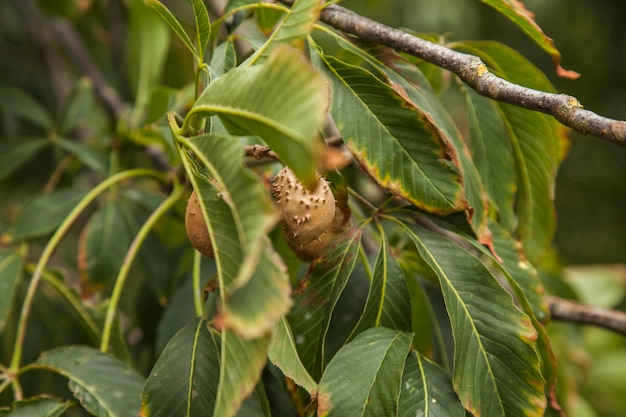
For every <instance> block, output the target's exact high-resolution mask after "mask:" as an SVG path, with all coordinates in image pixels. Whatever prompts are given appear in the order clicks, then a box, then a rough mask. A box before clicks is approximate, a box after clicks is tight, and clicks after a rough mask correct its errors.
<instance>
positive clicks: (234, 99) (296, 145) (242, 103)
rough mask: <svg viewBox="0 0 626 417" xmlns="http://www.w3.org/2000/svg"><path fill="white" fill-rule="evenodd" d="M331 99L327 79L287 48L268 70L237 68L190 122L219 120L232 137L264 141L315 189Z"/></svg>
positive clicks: (215, 85)
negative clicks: (320, 136) (318, 147)
mask: <svg viewBox="0 0 626 417" xmlns="http://www.w3.org/2000/svg"><path fill="white" fill-rule="evenodd" d="M328 94H329V92H328V87H327V84H326V81H325V79H324V77H323V76H322V75H321V74H320V73H318V72H317V71H316V70H315V69H314V68H313V67H311V66H310V64H309V63H308V62H306V60H305V59H304V57H303V56H302V54H301V53H300V52H298V51H296V50H294V49H292V48H289V47H288V46H285V45H282V46H281V47H277V48H275V50H274V52H273V53H272V54H271V55H270V57H269V59H268V60H267V61H265V62H264V63H263V64H262V65H255V66H252V67H245V68H235V69H233V70H231V71H229V72H228V73H226V74H225V75H224V76H222V77H220V78H218V79H217V80H215V81H214V82H212V83H210V84H209V86H208V87H207V88H206V89H205V91H204V93H202V95H201V96H200V98H199V99H198V101H197V102H196V103H195V104H194V106H193V108H192V110H191V111H190V112H189V114H188V116H187V119H186V120H189V119H191V118H192V117H193V116H202V117H207V116H210V115H213V114H216V115H218V116H219V117H220V119H221V120H222V122H223V123H224V125H225V126H226V128H227V129H228V131H229V132H230V133H232V134H241V135H249V134H251V135H258V136H260V137H261V138H262V139H263V140H264V141H265V142H266V143H267V144H268V145H269V146H270V147H271V148H272V150H273V151H274V152H276V154H277V155H278V156H279V157H280V158H281V160H282V161H283V162H284V163H285V164H287V165H289V166H290V167H291V168H292V170H293V171H294V173H295V174H296V175H297V176H298V178H299V179H300V180H301V181H302V182H303V183H304V184H305V185H306V186H308V187H313V186H314V185H315V184H317V178H316V174H315V164H316V154H315V148H316V145H317V141H316V139H317V135H318V129H320V128H321V127H322V125H323V123H324V120H325V114H326V109H327V104H328V101H329V97H328ZM251 98H254V99H253V100H251Z"/></svg>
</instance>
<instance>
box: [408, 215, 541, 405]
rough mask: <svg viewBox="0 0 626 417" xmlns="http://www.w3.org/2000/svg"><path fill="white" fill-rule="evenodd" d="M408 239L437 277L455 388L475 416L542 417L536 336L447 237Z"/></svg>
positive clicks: (423, 232)
mask: <svg viewBox="0 0 626 417" xmlns="http://www.w3.org/2000/svg"><path fill="white" fill-rule="evenodd" d="M408 230H409V235H410V237H411V239H413V241H414V242H415V245H416V246H417V249H418V251H419V252H420V254H421V256H422V257H423V259H424V261H426V263H428V264H429V265H430V267H431V268H432V269H433V271H434V272H435V273H436V274H437V276H438V277H439V282H440V285H441V290H442V293H443V297H444V300H445V304H446V309H447V310H448V314H449V316H450V322H451V325H452V332H453V335H454V342H455V350H454V375H453V381H454V388H455V391H456V392H457V394H458V396H459V398H460V399H461V401H462V402H463V404H464V406H465V407H466V408H467V409H468V410H469V411H471V412H472V413H473V414H475V415H484V416H494V417H495V416H505V415H543V412H544V411H545V408H546V397H545V395H544V385H545V381H544V380H543V377H542V376H541V370H540V366H541V363H540V360H539V357H538V355H537V352H536V340H537V331H536V330H535V328H534V327H533V325H532V322H531V319H530V318H529V317H528V316H527V315H526V314H524V313H522V312H521V311H520V310H518V309H517V307H516V306H515V304H514V303H513V300H512V298H511V296H510V295H509V294H508V293H507V292H506V291H505V290H504V288H502V286H501V285H500V284H499V283H498V281H497V279H496V277H495V276H494V275H493V274H492V273H491V271H489V269H488V268H487V267H486V266H485V265H483V263H482V262H481V261H480V260H479V259H478V258H476V257H475V256H474V255H473V254H471V253H470V252H468V251H467V250H466V249H463V248H461V247H460V246H457V245H455V244H454V243H452V242H451V241H449V240H448V239H447V238H445V237H443V236H441V235H439V234H436V233H434V232H431V231H429V230H427V229H424V228H423V227H421V226H411V228H410V229H408Z"/></svg>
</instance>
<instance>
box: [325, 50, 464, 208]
mask: <svg viewBox="0 0 626 417" xmlns="http://www.w3.org/2000/svg"><path fill="white" fill-rule="evenodd" d="M323 59H324V62H325V67H326V68H327V70H328V73H329V77H330V78H331V87H332V103H331V114H332V116H333V118H334V120H335V123H336V124H337V127H338V128H339V130H340V131H341V133H342V136H343V139H344V141H345V142H346V144H347V146H348V148H349V149H350V151H351V152H352V154H353V155H354V156H355V158H357V160H358V161H359V163H360V164H361V166H362V167H363V168H365V169H366V170H367V172H369V173H370V175H372V176H373V177H374V178H375V179H376V180H377V181H378V183H379V184H380V185H382V186H383V187H385V188H386V189H388V190H389V191H391V192H393V193H395V194H396V195H398V196H399V197H402V198H405V199H407V200H409V201H410V202H411V203H413V204H415V205H416V206H417V207H420V208H422V209H424V210H427V211H430V212H434V213H441V214H444V213H450V212H454V211H460V210H462V209H463V208H464V205H465V200H464V199H463V192H462V190H461V187H460V183H459V177H458V175H457V174H456V173H455V172H454V170H453V169H452V168H451V167H450V166H449V165H448V164H447V163H446V162H445V149H444V146H443V143H442V142H441V137H440V136H439V134H438V132H437V131H436V129H435V128H434V127H433V126H432V125H431V123H430V122H429V121H428V120H427V119H426V118H424V115H423V114H421V113H420V112H418V111H417V110H416V109H415V107H413V106H412V105H411V104H409V103H407V101H406V100H405V99H404V98H403V97H401V96H400V95H399V94H398V93H397V92H396V91H394V90H393V89H392V88H391V87H390V86H389V85H387V84H385V83H383V82H382V81H380V80H379V79H378V78H376V77H374V75H373V74H371V73H370V72H369V71H367V70H365V69H362V68H359V67H356V66H353V65H349V64H346V63H344V62H342V61H339V60H337V59H336V58H334V57H332V56H323Z"/></svg>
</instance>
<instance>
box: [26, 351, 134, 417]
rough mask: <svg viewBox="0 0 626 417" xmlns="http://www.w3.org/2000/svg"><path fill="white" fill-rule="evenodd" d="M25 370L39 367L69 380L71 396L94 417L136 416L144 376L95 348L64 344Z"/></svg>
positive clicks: (45, 354)
mask: <svg viewBox="0 0 626 417" xmlns="http://www.w3.org/2000/svg"><path fill="white" fill-rule="evenodd" d="M27 368H28V369H43V370H48V371H51V372H55V373H57V374H60V375H63V376H65V377H67V378H68V379H69V387H70V390H71V391H72V392H73V394H74V396H75V397H76V398H77V399H78V400H79V401H80V403H81V404H82V405H83V407H85V409H86V410H87V411H89V412H90V413H91V414H93V415H95V416H98V417H124V416H130V415H133V416H136V415H139V407H140V404H141V390H142V388H143V384H144V379H143V378H142V377H141V376H140V375H139V374H138V373H136V372H135V371H134V370H132V369H131V368H128V367H127V366H126V365H124V364H123V363H122V362H119V361H118V360H116V359H114V358H113V357H111V356H109V355H106V354H104V353H102V352H100V351H98V350H96V349H93V348H89V347H85V346H66V347H62V348H58V349H55V350H51V351H48V352H45V353H44V354H43V355H42V356H41V358H40V359H39V360H38V361H37V362H35V363H33V364H32V365H29V366H28V367H27Z"/></svg>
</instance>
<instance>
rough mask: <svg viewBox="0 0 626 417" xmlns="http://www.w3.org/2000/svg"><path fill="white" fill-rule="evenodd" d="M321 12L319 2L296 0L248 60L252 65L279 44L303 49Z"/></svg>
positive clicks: (265, 56) (317, 0) (314, 0)
mask: <svg viewBox="0 0 626 417" xmlns="http://www.w3.org/2000/svg"><path fill="white" fill-rule="evenodd" d="M321 10H322V2H320V1H319V0H296V1H295V2H294V3H293V5H292V6H291V9H289V12H288V13H287V14H286V15H285V17H284V18H283V20H281V21H280V22H279V23H278V25H277V27H276V30H274V32H273V33H272V35H271V36H270V37H269V39H268V40H267V41H266V42H265V43H264V44H263V46H262V47H261V48H260V49H258V50H257V51H256V52H255V53H254V55H253V56H252V57H251V58H250V60H249V62H250V63H253V62H256V61H257V60H259V59H260V58H261V57H263V58H267V57H268V56H269V55H270V54H271V52H272V51H273V49H274V48H275V47H276V46H277V45H279V44H285V43H287V44H290V45H291V46H293V47H296V48H297V49H300V50H302V49H304V41H305V39H306V37H307V36H308V35H309V34H310V33H311V31H312V30H313V25H314V24H315V23H316V22H317V19H318V18H319V16H320V12H321Z"/></svg>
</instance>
